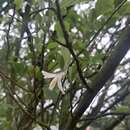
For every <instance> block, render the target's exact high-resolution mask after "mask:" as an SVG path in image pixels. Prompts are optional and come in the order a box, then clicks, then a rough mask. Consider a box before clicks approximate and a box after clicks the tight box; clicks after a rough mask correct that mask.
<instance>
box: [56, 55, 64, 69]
mask: <svg viewBox="0 0 130 130" xmlns="http://www.w3.org/2000/svg"><path fill="white" fill-rule="evenodd" d="M56 60H57V62H58V64H59V66H60V68H61V69H63V68H64V64H65V62H66V61H65V60H64V57H63V55H60V54H58V55H57V59H56Z"/></svg>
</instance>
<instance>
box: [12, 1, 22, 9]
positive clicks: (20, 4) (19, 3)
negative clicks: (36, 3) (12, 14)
mask: <svg viewBox="0 0 130 130" xmlns="http://www.w3.org/2000/svg"><path fill="white" fill-rule="evenodd" d="M14 3H15V5H16V9H17V10H18V9H20V8H21V6H22V4H23V0H14Z"/></svg>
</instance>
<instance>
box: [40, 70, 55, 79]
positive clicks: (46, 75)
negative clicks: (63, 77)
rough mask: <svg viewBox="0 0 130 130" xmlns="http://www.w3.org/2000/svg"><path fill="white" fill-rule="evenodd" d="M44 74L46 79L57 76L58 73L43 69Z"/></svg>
mask: <svg viewBox="0 0 130 130" xmlns="http://www.w3.org/2000/svg"><path fill="white" fill-rule="evenodd" d="M42 74H43V76H44V78H45V79H50V78H54V77H56V74H53V73H48V72H46V71H42Z"/></svg>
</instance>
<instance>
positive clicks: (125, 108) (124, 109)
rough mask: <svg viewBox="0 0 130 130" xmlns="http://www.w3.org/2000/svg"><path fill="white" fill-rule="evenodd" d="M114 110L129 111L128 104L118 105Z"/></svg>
mask: <svg viewBox="0 0 130 130" xmlns="http://www.w3.org/2000/svg"><path fill="white" fill-rule="evenodd" d="M116 112H129V107H128V106H120V107H118V108H117V109H116Z"/></svg>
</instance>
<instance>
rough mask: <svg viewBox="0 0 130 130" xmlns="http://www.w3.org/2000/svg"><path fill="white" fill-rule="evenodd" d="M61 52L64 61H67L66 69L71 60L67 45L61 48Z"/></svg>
mask: <svg viewBox="0 0 130 130" xmlns="http://www.w3.org/2000/svg"><path fill="white" fill-rule="evenodd" d="M61 54H62V56H63V58H64V63H65V65H64V69H66V68H67V67H68V65H69V63H70V61H71V55H70V52H69V50H68V49H67V48H65V47H62V48H61Z"/></svg>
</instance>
